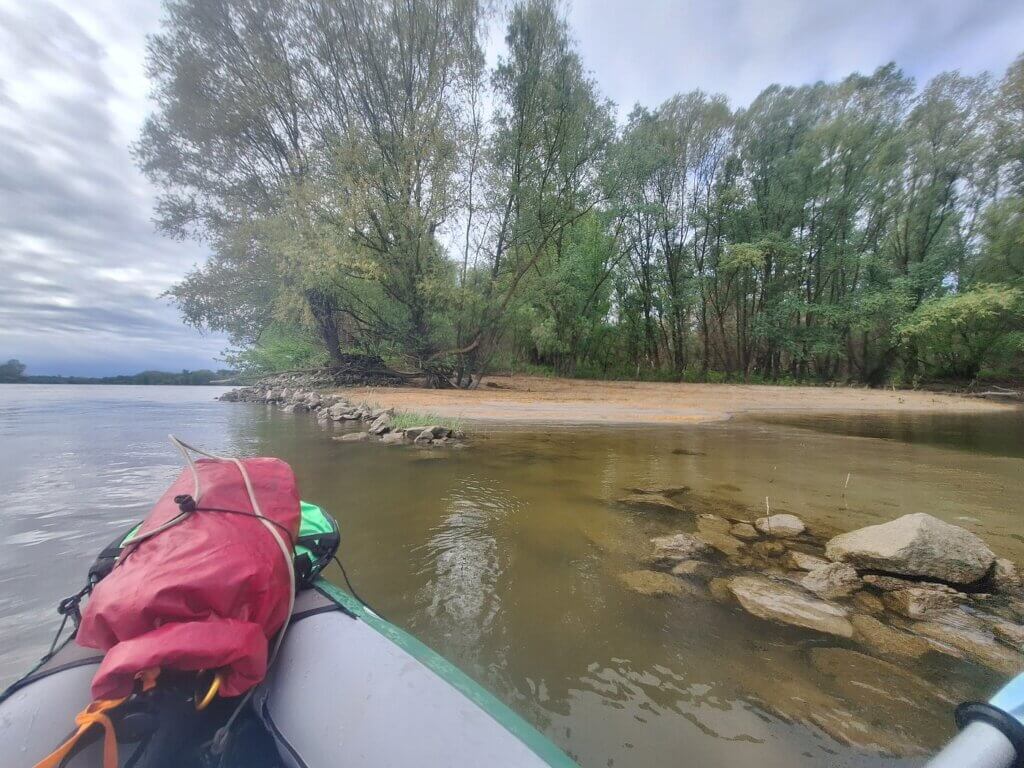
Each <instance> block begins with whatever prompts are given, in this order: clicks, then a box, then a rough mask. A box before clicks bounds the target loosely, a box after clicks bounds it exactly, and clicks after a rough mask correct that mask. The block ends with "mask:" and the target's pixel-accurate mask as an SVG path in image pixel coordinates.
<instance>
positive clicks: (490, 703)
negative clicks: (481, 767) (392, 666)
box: [315, 578, 577, 768]
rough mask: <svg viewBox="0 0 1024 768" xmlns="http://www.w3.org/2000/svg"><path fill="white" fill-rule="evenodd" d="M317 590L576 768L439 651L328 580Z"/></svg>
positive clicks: (532, 744) (554, 762)
mask: <svg viewBox="0 0 1024 768" xmlns="http://www.w3.org/2000/svg"><path fill="white" fill-rule="evenodd" d="M315 587H316V589H317V590H318V591H319V592H321V593H322V594H324V595H326V596H327V597H329V598H330V599H331V600H334V601H335V602H337V603H338V604H339V605H341V606H343V607H344V608H345V609H346V610H349V611H351V612H352V613H354V614H355V615H356V616H357V617H358V618H359V619H361V620H362V621H364V622H366V624H367V625H368V626H370V627H371V628H373V629H374V630H376V631H377V632H379V633H380V634H381V635H383V636H384V637H386V638H387V639H388V640H390V641H391V642H392V643H394V644H395V645H397V646H398V647H400V648H401V649H402V650H404V651H405V652H406V653H408V654H409V655H410V656H412V657H413V658H415V659H416V660H417V661H419V662H420V663H421V664H423V665H425V666H426V667H427V668H429V669H430V670H432V671H433V672H434V673H435V674H437V675H439V676H440V677H441V678H443V679H444V680H445V681H446V682H447V683H448V684H449V685H451V686H452V687H453V688H455V689H457V690H458V691H460V692H461V693H462V694H463V695H464V696H466V697H467V698H468V699H470V700H471V701H472V702H474V703H475V704H476V705H477V706H478V707H480V708H481V709H483V710H484V711H485V712H487V714H489V715H490V716H491V717H493V718H494V719H495V720H496V721H497V722H498V723H499V725H501V726H502V727H503V728H504V729H505V730H507V731H508V732H509V733H511V734H512V735H513V736H515V737H516V738H517V739H519V740H520V741H521V742H523V744H525V745H526V746H527V747H529V748H530V750H531V751H532V752H533V753H534V754H536V755H537V756H538V757H539V758H541V759H542V760H543V761H544V762H545V763H547V764H548V765H550V766H553V767H554V768H577V766H576V763H575V762H573V760H572V759H570V758H569V756H568V755H566V754H565V753H564V752H563V751H562V750H561V749H559V748H558V747H557V746H555V744H554V743H553V742H552V741H551V740H549V739H548V738H547V737H546V736H545V735H544V734H542V733H541V732H540V731H538V730H537V729H536V728H534V727H533V726H532V725H530V724H529V723H528V722H526V721H525V720H524V719H523V718H522V717H520V716H519V715H517V714H516V713H515V712H513V711H512V710H511V709H509V707H508V706H506V705H505V704H503V703H502V702H501V701H499V700H498V698H497V697H496V696H495V695H494V694H493V693H491V692H490V691H488V690H487V689H486V688H484V687H483V686H482V685H480V684H479V683H478V682H476V681H475V680H474V679H473V678H471V677H470V676H469V675H467V674H466V673H465V672H463V671H462V670H461V669H459V668H458V667H456V666H455V665H454V664H452V663H451V662H450V661H448V660H447V659H446V658H444V657H443V656H441V654H439V653H438V652H437V651H435V650H433V649H431V648H429V647H427V646H426V645H424V644H423V643H421V642H420V641H419V640H417V639H416V638H415V637H413V636H412V635H410V634H409V633H408V632H406V631H405V630H402V629H399V628H398V627H396V626H395V625H394V624H392V623H390V622H389V621H386V620H385V619H382V618H381V617H380V616H378V615H377V614H376V613H374V612H373V611H372V610H371V609H370V608H368V607H366V606H365V605H363V603H362V602H360V601H359V600H357V599H356V598H355V597H353V596H352V595H350V594H349V593H348V592H346V591H345V590H343V589H341V588H340V587H338V586H335V585H334V584H331V583H330V582H329V581H327V580H325V579H323V578H319V579H317V581H316V583H315Z"/></svg>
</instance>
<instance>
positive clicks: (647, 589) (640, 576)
mask: <svg viewBox="0 0 1024 768" xmlns="http://www.w3.org/2000/svg"><path fill="white" fill-rule="evenodd" d="M619 580H620V581H622V583H623V584H625V585H626V587H628V588H629V589H631V590H632V591H634V592H636V593H638V594H641V595H646V596H648V597H680V596H681V595H682V594H683V593H684V592H685V590H684V589H683V585H682V584H681V583H680V582H679V579H677V578H675V577H674V576H669V575H668V574H667V573H659V572H658V571H629V572H628V573H623V574H621V575H620V576H619Z"/></svg>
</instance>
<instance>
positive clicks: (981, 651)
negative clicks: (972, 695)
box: [908, 611, 1024, 676]
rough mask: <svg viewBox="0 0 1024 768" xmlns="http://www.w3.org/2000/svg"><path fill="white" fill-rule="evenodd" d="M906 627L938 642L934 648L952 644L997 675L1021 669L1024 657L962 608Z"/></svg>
mask: <svg viewBox="0 0 1024 768" xmlns="http://www.w3.org/2000/svg"><path fill="white" fill-rule="evenodd" d="M908 629H909V630H910V631H911V632H914V633H915V634H918V635H923V636H925V637H927V638H932V639H934V640H937V641H938V642H939V643H940V645H939V646H933V647H935V648H936V650H939V649H940V648H941V645H949V646H952V647H953V648H955V649H956V650H959V651H962V652H963V654H964V655H965V656H967V658H969V659H971V660H972V661H974V662H976V663H978V664H981V665H982V666H985V667H988V668H989V669H994V670H995V671H997V672H1000V673H1001V674H1004V675H1007V676H1013V675H1016V674H1018V673H1020V672H1021V671H1022V670H1024V656H1021V654H1020V653H1018V652H1017V651H1015V650H1013V649H1011V648H1007V647H1006V646H1005V645H1003V644H1002V643H999V642H997V641H996V639H995V635H994V633H993V632H992V630H991V629H990V628H989V627H988V626H986V625H985V624H984V622H982V620H981V619H978V618H977V617H974V616H971V615H969V614H967V613H965V612H963V611H949V612H947V613H945V614H941V615H940V616H938V617H936V618H935V620H933V621H918V622H914V623H913V624H911V625H910V626H909V627H908Z"/></svg>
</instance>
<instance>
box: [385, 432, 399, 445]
mask: <svg viewBox="0 0 1024 768" xmlns="http://www.w3.org/2000/svg"><path fill="white" fill-rule="evenodd" d="M380 441H381V442H382V443H389V444H398V443H404V442H405V435H404V434H402V433H401V432H387V433H385V434H384V435H382V436H381V438H380Z"/></svg>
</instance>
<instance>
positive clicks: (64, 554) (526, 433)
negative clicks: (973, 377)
mask: <svg viewBox="0 0 1024 768" xmlns="http://www.w3.org/2000/svg"><path fill="white" fill-rule="evenodd" d="M219 391H220V390H218V389H214V388H184V387H182V388H176V387H102V386H30V385H26V386H22V385H4V386H0V488H2V499H3V512H2V513H0V514H2V520H3V523H2V527H0V585H2V588H0V683H3V684H6V683H7V682H10V680H12V679H13V678H14V677H15V676H16V675H17V674H18V672H19V671H20V670H22V669H24V668H26V667H27V666H28V665H29V664H30V663H31V662H32V661H33V660H34V659H36V658H37V657H38V656H39V655H40V654H41V653H42V652H43V651H44V650H45V648H46V645H47V644H48V642H49V640H50V637H51V635H52V632H53V630H54V629H55V628H56V624H57V621H56V616H55V613H54V606H55V605H56V603H57V601H58V600H59V599H60V598H61V597H63V596H65V595H67V594H70V593H71V592H73V591H75V590H76V589H77V587H78V585H79V584H80V583H81V582H82V580H83V578H84V574H85V571H86V569H87V567H88V565H89V563H90V562H91V560H92V558H93V557H94V554H95V552H96V551H98V550H99V549H100V548H101V547H102V546H103V545H104V544H106V543H107V542H109V541H110V540H111V539H113V538H114V536H115V535H116V534H117V533H119V532H121V531H123V530H125V529H126V528H127V527H128V526H129V525H130V524H131V523H132V522H133V521H135V520H137V519H138V518H140V517H142V516H143V515H144V514H145V513H146V511H147V509H148V507H149V505H150V504H151V503H152V501H153V500H154V499H155V498H156V497H157V496H158V495H159V494H160V493H161V492H162V491H163V490H164V488H165V487H166V485H167V484H168V483H169V482H170V481H171V480H172V479H173V477H174V476H175V475H176V473H177V472H178V471H179V470H180V458H179V455H178V454H177V452H176V451H175V450H174V449H173V448H172V446H171V445H170V444H169V443H168V441H167V439H166V435H167V434H168V433H171V432H173V433H175V434H177V435H179V436H180V437H182V438H184V439H186V440H187V441H189V442H191V443H193V444H196V445H200V446H203V447H205V448H207V449H209V450H212V451H216V452H219V453H228V454H239V455H254V454H268V455H275V456H280V457H281V458H284V459H285V460H287V461H289V462H291V464H292V466H293V467H294V468H295V471H296V473H297V475H298V477H299V481H300V487H301V489H302V493H303V496H304V498H306V499H308V500H310V501H314V502H316V503H319V504H321V505H322V506H324V507H325V508H327V509H329V510H330V511H331V512H332V513H333V514H334V515H335V516H336V517H337V518H338V520H339V522H340V524H341V527H342V546H341V553H340V554H341V557H342V560H343V561H344V563H345V565H346V569H347V570H348V573H349V575H350V576H351V578H352V581H353V583H354V585H355V587H356V588H357V589H358V591H359V592H360V594H361V595H362V597H363V598H365V599H367V600H368V601H369V602H370V603H371V604H373V606H374V607H375V608H376V609H377V610H378V611H379V612H380V613H382V614H383V615H384V616H386V617H387V618H389V619H390V620H391V621H393V622H394V623H396V624H398V625H400V626H402V627H404V628H405V629H407V630H409V631H411V632H412V633H414V634H416V635H417V636H418V637H419V638H420V639H422V640H423V641H424V642H426V643H427V644H429V645H431V646H432V647H434V648H435V649H437V650H438V651H440V652H441V653H442V654H444V655H445V656H447V657H448V658H449V659H451V660H452V661H454V662H455V663H456V664H458V665H459V666H461V667H462V668H463V669H464V670H465V671H466V672H468V673H469V674H470V675H471V676H473V677H475V678H476V679H477V680H479V681H480V682H482V683H483V684H484V685H485V686H487V687H488V688H489V689H491V690H492V691H493V692H494V693H496V694H497V695H498V696H499V697H500V698H501V699H503V700H504V701H505V702H506V703H508V704H509V705H510V706H512V707H513V708H514V709H516V710H517V711H518V712H520V713H521V714H522V715H524V716H525V717H526V718H527V719H528V720H530V721H531V722H532V723H534V724H535V725H537V726H538V727H539V728H540V729H541V730H543V731H544V732H545V733H547V734H548V735H549V736H550V737H551V738H552V739H553V740H554V741H555V742H556V743H558V744H559V745H560V746H561V747H563V748H564V749H565V750H566V751H567V752H569V753H570V754H571V755H572V756H574V757H575V758H576V759H577V760H578V761H579V762H580V763H581V765H583V766H586V767H587V768H590V767H594V768H596V767H597V766H649V765H664V764H668V765H694V766H719V765H721V766H732V765H758V766H761V767H762V768H768V767H774V766H779V767H780V768H781V767H783V766H785V767H787V768H791V767H792V766H876V765H877V766H897V765H899V766H903V765H920V764H921V762H922V758H921V757H920V755H921V754H923V753H924V752H925V751H927V750H930V749H933V748H935V747H936V746H937V745H939V744H940V743H942V742H943V741H944V740H945V739H946V738H948V737H949V736H950V735H951V733H952V726H951V711H952V706H951V702H952V701H959V700H963V699H964V698H977V697H983V696H985V695H986V694H987V693H988V692H989V691H990V690H991V689H992V687H993V686H996V685H998V683H999V678H998V676H997V675H995V674H994V673H992V672H989V671H986V670H985V669H983V668H980V667H975V666H972V665H969V664H967V663H961V662H954V661H952V660H950V659H948V658H947V657H935V658H932V657H930V656H929V657H925V659H923V660H921V661H918V662H913V663H909V664H908V663H906V662H904V663H901V667H902V668H903V670H904V672H905V673H906V674H907V675H908V678H907V679H908V680H910V681H911V682H910V683H907V682H905V681H901V680H894V679H891V678H889V679H886V676H885V675H884V674H883V675H879V672H878V670H877V669H875V668H873V667H870V666H867V667H864V668H863V669H860V668H852V669H851V668H850V667H849V666H848V665H846V666H844V665H843V664H836V663H832V662H831V661H829V660H830V659H832V658H833V657H831V656H829V655H828V654H830V653H835V652H834V651H832V650H829V649H834V648H853V647H854V646H852V645H850V644H846V643H845V641H840V640H836V639H834V638H827V637H825V636H822V635H816V634H814V633H811V632H804V631H802V630H797V629H794V628H789V627H783V626H779V625H775V624H769V623H765V622H761V621H758V620H756V619H753V618H751V617H749V616H748V615H746V614H745V613H743V612H742V611H741V610H740V609H739V608H737V607H735V606H726V605H721V604H719V603H716V602H714V601H712V600H708V599H705V598H703V597H701V596H693V597H687V598H682V599H678V598H673V599H657V598H650V597H644V596H641V595H637V594H635V593H633V592H630V591H629V590H628V589H626V587H625V586H624V585H623V583H622V581H621V580H620V578H619V577H620V575H621V574H622V573H623V572H625V571H629V570H633V569H636V568H638V567H640V566H639V565H638V563H639V562H640V559H641V558H642V556H643V554H644V553H645V552H647V551H648V550H649V548H650V545H649V544H648V543H647V540H648V539H649V538H650V537H651V536H654V535H659V534H663V533H667V532H672V531H675V530H680V529H681V528H685V527H686V526H685V525H683V524H682V523H681V522H680V521H679V520H676V519H673V518H671V517H668V518H666V516H664V515H658V514H653V515H652V514H651V513H650V512H646V513H645V512H640V511H637V510H632V509H629V508H626V507H623V506H621V505H619V504H616V503H615V499H616V498H619V497H621V496H623V495H624V494H627V493H629V489H630V488H665V487H679V486H687V487H689V489H690V491H689V492H688V493H689V494H690V498H691V499H692V500H694V501H693V503H695V504H698V505H699V506H700V507H701V509H702V510H706V511H709V512H715V511H723V510H724V511H727V512H730V513H733V512H736V511H737V510H746V511H747V512H749V514H750V515H756V514H759V513H760V512H761V511H762V510H763V509H764V508H765V507H766V506H767V507H770V509H771V511H772V512H780V511H788V512H792V513H795V514H798V515H800V516H802V517H803V518H804V519H805V520H807V521H808V523H809V524H810V525H811V527H812V529H814V530H816V531H819V532H828V531H839V530H848V529H851V528H854V527H858V526H861V525H865V524H870V523H875V522H880V521H884V520H888V519H892V518H894V517H897V516H899V515H901V514H905V513H909V512H920V511H924V512H929V513H931V514H934V515H937V516H939V517H941V518H943V519H946V520H948V521H951V522H955V523H957V524H958V525H962V526H964V527H966V528H968V529H970V530H973V531H975V532H977V533H979V534H980V535H981V536H983V537H984V538H985V539H986V541H988V542H989V544H990V546H992V548H993V549H995V550H996V551H997V553H998V554H1000V555H1004V556H1008V557H1011V558H1013V559H1014V560H1016V561H1018V562H1022V561H1024V535H1022V534H1024V527H1022V526H1021V521H1022V517H1021V499H1022V498H1024V458H1022V457H1024V417H1022V416H1021V415H1020V414H1016V415H1015V414H1009V415H1003V414H999V415H996V416H988V415H986V416H972V417H970V418H964V417H943V418H939V417H928V416H917V417H913V418H897V417H890V418H878V417H875V418H870V419H869V418H845V419H839V418H831V419H821V418H818V419H806V418H794V417H778V416H776V417H774V420H773V421H771V422H768V421H763V420H758V419H753V418H748V419H744V420H735V421H730V422H721V423H715V424H708V425H700V426H688V427H683V428H676V427H673V428H668V427H664V428H645V429H625V428H621V429H587V428H578V427H577V428H572V429H568V428H532V429H529V430H526V429H499V428H485V429H480V428H478V429H475V430H474V429H473V428H472V427H471V433H472V434H471V437H473V440H472V442H471V446H470V447H469V448H468V449H466V450H462V451H456V450H450V449H417V448H413V447H399V446H383V445H377V444H366V443H338V442H336V441H332V440H330V436H331V434H333V433H336V432H337V431H338V430H339V428H338V427H337V426H334V425H332V426H331V427H329V428H324V427H322V426H318V425H317V423H316V421H315V420H314V419H312V418H310V417H308V416H305V415H296V414H286V413H281V412H280V411H279V410H275V409H270V408H267V407H265V406H261V405H252V404H242V403H237V404H229V403H219V402H216V401H215V400H214V397H215V396H216V395H217V394H219ZM690 527H691V528H692V525H691V526H690ZM328 575H329V577H331V578H332V579H336V578H337V574H336V573H333V572H330V573H329V574H328ZM909 676H913V677H909ZM915 679H920V680H921V681H927V682H926V683H922V687H921V688H917V687H913V686H911V684H912V683H913V684H914V685H916V683H914V680H915ZM908 686H911V687H908ZM922 690H923V691H925V693H922ZM339 695H344V691H341V692H339ZM836 723H842V724H843V726H842V727H840V728H839V729H837V728H836ZM837 730H838V731H841V732H842V733H837ZM836 736H839V737H840V738H836ZM851 741H852V742H853V743H855V744H857V746H851V745H850V742H851Z"/></svg>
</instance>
